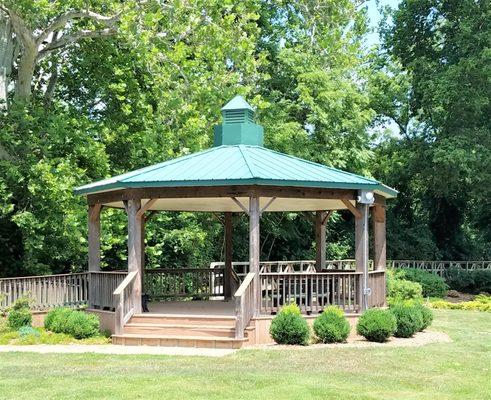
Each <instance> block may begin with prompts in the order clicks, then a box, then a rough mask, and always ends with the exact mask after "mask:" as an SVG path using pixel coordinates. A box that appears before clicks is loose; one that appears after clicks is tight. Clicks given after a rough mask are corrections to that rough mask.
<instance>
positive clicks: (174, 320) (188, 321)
mask: <svg viewBox="0 0 491 400" xmlns="http://www.w3.org/2000/svg"><path fill="white" fill-rule="evenodd" d="M235 321H236V318H235V316H227V315H184V314H135V315H133V316H132V317H131V319H130V321H129V322H130V323H132V324H133V323H135V324H170V325H193V326H195V325H205V326H217V327H229V328H235Z"/></svg>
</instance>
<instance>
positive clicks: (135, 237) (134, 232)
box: [127, 200, 143, 314]
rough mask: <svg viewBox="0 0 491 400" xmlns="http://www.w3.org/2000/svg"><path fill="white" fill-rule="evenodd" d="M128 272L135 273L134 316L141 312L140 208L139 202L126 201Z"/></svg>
mask: <svg viewBox="0 0 491 400" xmlns="http://www.w3.org/2000/svg"><path fill="white" fill-rule="evenodd" d="M127 208H128V272H132V271H136V273H137V275H138V276H137V277H136V279H135V281H134V284H133V293H132V296H133V302H134V305H135V314H139V313H141V312H142V303H141V296H142V286H141V273H142V272H141V271H142V247H143V246H142V218H139V217H138V211H139V210H140V208H141V201H140V200H128V207H127Z"/></svg>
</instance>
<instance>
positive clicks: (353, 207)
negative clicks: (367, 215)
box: [341, 199, 361, 219]
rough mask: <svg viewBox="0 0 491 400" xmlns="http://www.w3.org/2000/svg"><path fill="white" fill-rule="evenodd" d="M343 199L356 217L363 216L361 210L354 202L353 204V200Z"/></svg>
mask: <svg viewBox="0 0 491 400" xmlns="http://www.w3.org/2000/svg"><path fill="white" fill-rule="evenodd" d="M341 201H342V202H343V204H344V205H345V206H346V208H347V209H348V210H350V211H351V213H352V214H353V215H354V216H355V218H357V219H358V218H361V213H360V211H359V210H358V209H357V208H356V207H355V206H354V205H353V204H351V201H349V200H345V199H342V200H341Z"/></svg>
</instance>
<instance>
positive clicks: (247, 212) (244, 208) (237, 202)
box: [231, 197, 249, 214]
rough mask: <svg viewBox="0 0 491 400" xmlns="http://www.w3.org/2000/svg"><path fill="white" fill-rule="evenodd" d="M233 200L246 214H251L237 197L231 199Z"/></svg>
mask: <svg viewBox="0 0 491 400" xmlns="http://www.w3.org/2000/svg"><path fill="white" fill-rule="evenodd" d="M231 199H232V200H233V202H234V203H235V204H237V205H238V206H239V207H240V208H241V209H242V211H244V212H245V213H246V214H249V210H248V209H247V208H246V206H244V205H243V204H242V203H241V202H240V201H239V200H238V199H237V198H236V197H231Z"/></svg>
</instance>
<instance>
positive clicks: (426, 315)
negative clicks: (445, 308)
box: [416, 304, 433, 331]
mask: <svg viewBox="0 0 491 400" xmlns="http://www.w3.org/2000/svg"><path fill="white" fill-rule="evenodd" d="M416 308H417V309H418V310H419V312H420V313H421V318H422V320H423V325H422V326H421V328H420V329H419V330H420V331H424V330H425V329H426V328H428V327H429V326H430V325H431V323H432V322H433V311H431V310H430V309H429V308H428V307H426V306H424V305H423V304H418V305H416Z"/></svg>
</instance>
